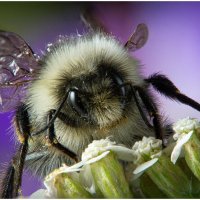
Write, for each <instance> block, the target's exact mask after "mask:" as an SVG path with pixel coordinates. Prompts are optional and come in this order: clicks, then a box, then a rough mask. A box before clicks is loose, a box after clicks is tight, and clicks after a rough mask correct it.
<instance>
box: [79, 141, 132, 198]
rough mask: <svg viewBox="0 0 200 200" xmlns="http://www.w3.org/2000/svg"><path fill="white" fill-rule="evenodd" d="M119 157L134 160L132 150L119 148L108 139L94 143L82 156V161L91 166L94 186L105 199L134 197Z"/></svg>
mask: <svg viewBox="0 0 200 200" xmlns="http://www.w3.org/2000/svg"><path fill="white" fill-rule="evenodd" d="M122 155H123V156H122ZM119 157H124V159H126V158H128V159H130V157H131V159H133V155H132V150H130V149H128V148H126V147H123V146H117V145H115V143H114V142H111V141H110V140H109V139H108V138H107V139H105V140H103V139H102V140H98V141H93V143H91V144H90V145H89V146H88V148H87V149H86V150H85V152H83V154H82V161H83V162H85V165H90V170H91V174H92V176H93V180H94V183H93V184H94V185H95V188H96V189H97V190H98V191H100V193H101V194H102V195H103V197H104V198H132V197H133V194H132V193H131V191H130V188H129V184H128V182H127V180H126V178H125V174H124V170H123V167H122V165H121V163H120V162H119V160H118V159H119ZM83 173H84V171H83ZM88 176H90V175H89V174H88Z"/></svg>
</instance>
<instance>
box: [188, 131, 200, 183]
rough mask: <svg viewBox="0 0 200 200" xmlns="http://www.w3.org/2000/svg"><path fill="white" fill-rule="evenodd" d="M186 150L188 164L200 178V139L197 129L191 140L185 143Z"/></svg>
mask: <svg viewBox="0 0 200 200" xmlns="http://www.w3.org/2000/svg"><path fill="white" fill-rule="evenodd" d="M184 152H185V160H186V162H187V165H188V166H189V168H190V169H191V171H192V172H193V173H194V175H195V176H196V177H197V178H198V179H199V180H200V140H199V138H198V137H197V135H196V131H194V133H193V134H192V136H191V138H190V140H189V141H188V142H187V143H186V144H185V145H184Z"/></svg>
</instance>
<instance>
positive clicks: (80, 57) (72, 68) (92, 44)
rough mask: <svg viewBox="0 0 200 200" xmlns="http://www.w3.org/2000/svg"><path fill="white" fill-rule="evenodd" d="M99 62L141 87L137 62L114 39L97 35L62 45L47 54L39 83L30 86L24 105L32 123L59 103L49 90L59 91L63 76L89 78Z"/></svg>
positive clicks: (79, 38)
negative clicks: (87, 75)
mask: <svg viewBox="0 0 200 200" xmlns="http://www.w3.org/2000/svg"><path fill="white" fill-rule="evenodd" d="M102 60H104V61H106V62H109V63H112V64H115V65H116V68H117V69H119V71H123V72H125V73H126V74H127V80H130V81H131V82H134V83H135V84H137V85H141V84H142V82H143V80H142V78H141V76H140V75H139V72H138V68H137V61H136V60H134V59H133V58H131V57H130V56H129V54H128V52H127V51H126V50H125V49H124V48H123V46H122V45H121V44H120V43H119V42H118V41H117V40H115V39H114V38H113V37H111V36H107V35H104V34H100V33H98V34H95V35H92V36H91V37H78V38H77V39H76V41H75V42H74V41H73V42H70V41H69V42H63V44H61V45H59V47H58V48H55V50H53V51H52V52H50V54H49V55H48V56H47V59H46V60H45V63H44V65H43V66H42V68H41V71H40V73H39V77H38V80H36V81H35V82H33V84H32V85H31V87H30V89H29V95H28V101H27V102H28V105H29V106H30V108H31V113H32V114H34V119H35V118H40V117H43V116H44V115H46V114H47V112H48V111H49V110H50V109H56V106H57V103H58V100H57V99H56V98H54V96H55V95H54V94H52V88H55V90H54V91H56V90H58V89H59V88H57V86H58V84H59V79H60V77H62V76H63V74H67V75H69V76H70V77H71V78H73V77H78V76H81V75H83V74H88V73H90V72H93V71H95V70H96V67H97V64H98V63H99V62H101V61H102ZM38 121H40V119H38Z"/></svg>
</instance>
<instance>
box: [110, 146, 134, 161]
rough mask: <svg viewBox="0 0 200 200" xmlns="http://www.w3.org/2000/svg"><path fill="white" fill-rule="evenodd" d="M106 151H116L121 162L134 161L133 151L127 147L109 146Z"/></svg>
mask: <svg viewBox="0 0 200 200" xmlns="http://www.w3.org/2000/svg"><path fill="white" fill-rule="evenodd" d="M106 149H107V150H112V151H114V152H115V153H116V154H117V156H118V158H119V159H121V160H125V161H133V159H134V155H133V150H132V149H128V148H127V147H123V146H108V147H107V148H106Z"/></svg>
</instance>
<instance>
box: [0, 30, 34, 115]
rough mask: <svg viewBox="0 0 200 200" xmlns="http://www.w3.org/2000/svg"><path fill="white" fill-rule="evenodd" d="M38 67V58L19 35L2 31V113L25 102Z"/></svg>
mask: <svg viewBox="0 0 200 200" xmlns="http://www.w3.org/2000/svg"><path fill="white" fill-rule="evenodd" d="M37 66H38V58H36V56H35V55H34V53H33V51H32V50H31V48H30V47H29V46H28V45H27V44H26V42H25V41H24V40H23V39H22V38H21V37H20V36H18V35H17V34H15V33H11V32H5V31H0V112H7V111H11V110H13V109H15V108H16V106H17V105H18V104H19V103H20V102H22V101H23V99H24V97H25V93H26V88H27V86H28V84H29V82H30V81H31V80H32V78H33V74H34V71H35V69H36V68H37Z"/></svg>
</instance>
